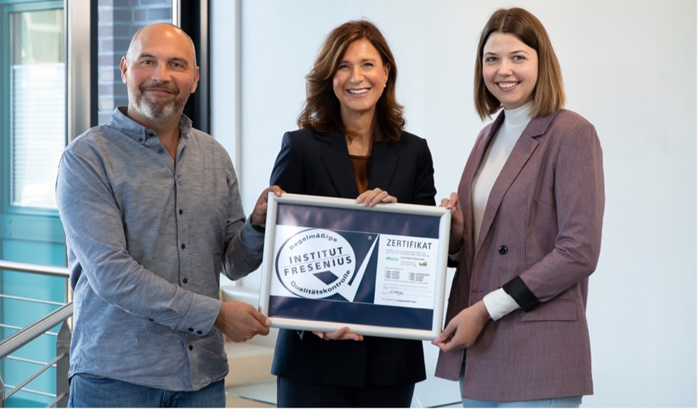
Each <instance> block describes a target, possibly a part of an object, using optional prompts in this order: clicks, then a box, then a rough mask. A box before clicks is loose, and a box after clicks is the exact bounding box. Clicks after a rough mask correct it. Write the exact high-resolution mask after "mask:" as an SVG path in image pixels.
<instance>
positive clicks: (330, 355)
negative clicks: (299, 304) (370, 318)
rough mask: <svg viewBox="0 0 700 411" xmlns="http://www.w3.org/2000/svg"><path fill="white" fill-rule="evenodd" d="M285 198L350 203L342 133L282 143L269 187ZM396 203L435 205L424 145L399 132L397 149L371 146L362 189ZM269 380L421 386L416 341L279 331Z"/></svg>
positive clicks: (353, 192) (304, 135)
mask: <svg viewBox="0 0 700 411" xmlns="http://www.w3.org/2000/svg"><path fill="white" fill-rule="evenodd" d="M275 184H276V185H278V186H280V187H281V188H282V189H283V190H285V191H286V192H288V193H294V194H309V195H319V196H327V197H341V198H356V197H357V196H358V195H360V193H359V192H358V190H357V185H356V183H355V175H354V173H353V170H352V165H351V163H350V155H349V154H348V148H347V143H346V141H345V136H344V134H343V133H342V132H334V133H331V134H328V135H321V134H319V133H318V132H316V131H315V130H313V129H310V128H305V129H301V130H296V131H291V132H287V133H285V134H284V137H282V149H281V150H280V153H279V155H278V156H277V160H276V161H275V167H274V169H273V170H272V176H271V177H270V185H275ZM376 187H379V188H381V189H383V190H386V191H387V192H388V193H389V194H390V195H393V196H395V197H396V198H397V199H398V201H399V202H400V203H411V204H423V205H435V194H436V190H435V184H434V181H433V159H432V156H431V155H430V150H429V149H428V144H427V143H426V141H425V140H424V139H422V138H420V137H417V136H415V135H413V134H410V133H406V132H403V133H402V135H401V140H400V141H399V142H398V143H395V144H391V145H387V144H377V143H373V144H372V158H371V160H370V173H369V186H368V189H370V190H372V189H374V188H376ZM272 373H273V374H275V375H278V376H282V377H286V378H290V379H295V380H300V381H304V382H309V383H316V384H327V385H335V386H344V387H364V386H365V385H404V384H411V383H416V382H418V381H422V380H424V379H425V363H424V361H423V344H422V342H421V341H414V340H400V339H393V338H378V337H365V339H364V341H361V342H357V341H324V340H322V339H320V338H318V337H316V336H315V335H312V334H311V333H303V336H302V337H300V335H299V333H297V332H296V331H291V330H280V332H279V336H278V338H277V347H276V348H275V356H274V360H273V363H272Z"/></svg>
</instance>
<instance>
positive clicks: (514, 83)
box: [496, 81, 519, 89]
mask: <svg viewBox="0 0 700 411" xmlns="http://www.w3.org/2000/svg"><path fill="white" fill-rule="evenodd" d="M518 84H519V82H517V81H509V82H503V81H502V82H500V83H496V85H497V86H498V87H499V88H501V89H510V88H513V87H515V86H517V85H518Z"/></svg>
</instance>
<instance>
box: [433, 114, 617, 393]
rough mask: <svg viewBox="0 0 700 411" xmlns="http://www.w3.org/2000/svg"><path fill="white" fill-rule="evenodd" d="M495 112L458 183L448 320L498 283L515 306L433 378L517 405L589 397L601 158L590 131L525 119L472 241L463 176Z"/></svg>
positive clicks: (555, 119)
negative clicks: (591, 283) (457, 239)
mask: <svg viewBox="0 0 700 411" xmlns="http://www.w3.org/2000/svg"><path fill="white" fill-rule="evenodd" d="M503 119H504V114H503V113H502V112H501V114H500V115H499V116H498V117H497V119H496V121H494V122H493V123H492V124H490V125H488V126H486V127H485V128H484V129H483V130H482V131H481V133H480V134H479V136H478V137H477V140H476V143H475V145H474V148H473V150H472V152H471V154H470V155H469V159H468V160H467V164H466V166H465V168H464V173H463V174H462V180H461V182H460V184H459V200H460V203H461V205H462V212H463V214H464V245H463V248H462V252H461V257H460V261H459V264H458V266H457V271H456V274H455V277H454V280H453V282H452V290H451V292H450V297H449V303H448V308H447V318H446V321H448V322H449V321H450V320H451V319H452V318H453V317H454V316H455V315H457V314H458V313H459V312H460V311H461V310H463V309H464V308H466V307H468V306H470V305H472V304H474V303H476V302H478V301H479V300H481V299H483V297H484V296H485V295H486V294H488V293H489V292H491V291H493V290H496V289H498V288H500V287H503V288H504V289H505V290H506V292H507V293H508V294H510V295H511V296H512V297H513V298H514V299H515V300H516V302H518V304H519V305H520V307H521V308H522V309H521V310H516V311H514V312H512V313H511V314H509V315H507V316H505V317H504V318H502V319H501V320H499V321H489V323H488V324H487V325H486V327H485V328H484V330H483V331H482V332H481V334H480V335H479V337H478V338H477V340H476V342H475V343H474V345H473V346H472V347H470V348H468V349H466V350H457V351H454V352H451V353H448V354H445V353H442V352H441V353H440V356H439V358H438V364H437V370H436V373H435V374H436V376H438V377H442V378H447V379H451V380H457V379H458V378H459V373H460V369H461V366H462V363H463V361H464V362H465V365H466V366H465V383H464V390H463V392H462V396H463V397H467V398H472V399H478V400H488V401H519V400H522V401H525V400H535V399H545V398H560V397H568V396H578V395H590V394H593V381H592V377H591V349H590V341H589V336H588V326H587V323H586V298H587V294H588V276H589V275H591V274H592V273H593V271H595V268H596V265H597V263H598V256H599V253H600V241H601V231H602V225H603V208H604V203H605V194H604V184H603V155H602V151H601V148H600V142H599V141H598V136H597V134H596V131H595V128H594V127H593V126H592V125H591V124H590V123H589V122H588V121H586V120H585V119H584V118H583V117H581V116H579V115H578V114H576V113H573V112H571V111H568V110H560V111H558V112H556V113H554V114H552V115H550V116H548V117H544V118H537V119H532V120H531V121H530V123H529V124H528V125H527V127H526V128H525V130H524V131H523V134H522V135H521V136H520V138H519V139H518V141H517V143H516V144H515V147H514V148H513V151H512V152H511V154H510V157H508V160H507V161H506V163H505V165H504V166H503V169H502V171H501V173H500V174H499V176H498V178H497V180H496V182H495V184H494V186H493V189H492V190H491V193H490V195H489V198H488V201H487V206H486V210H485V214H484V220H483V225H482V227H481V231H480V233H479V238H478V240H477V243H476V244H474V241H473V238H472V237H473V234H472V233H473V229H474V228H473V219H472V201H471V196H472V193H471V189H472V180H473V178H474V175H475V174H476V171H477V169H478V168H479V165H480V164H481V161H482V159H483V157H484V152H485V151H486V148H487V147H488V145H489V142H490V141H491V139H492V137H493V136H494V134H495V133H496V131H497V130H498V128H499V127H500V125H501V124H502V123H503Z"/></svg>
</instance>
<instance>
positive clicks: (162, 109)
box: [134, 96, 183, 120]
mask: <svg viewBox="0 0 700 411" xmlns="http://www.w3.org/2000/svg"><path fill="white" fill-rule="evenodd" d="M134 106H135V107H136V110H137V111H138V112H139V113H141V115H142V116H144V117H146V118H148V119H150V120H169V119H171V118H173V117H175V116H176V115H179V114H180V113H181V112H182V106H183V105H181V104H178V102H177V101H176V100H171V101H168V102H167V103H165V104H158V103H154V102H153V101H149V100H148V99H146V98H144V97H143V96H140V97H139V98H136V99H135V104H134Z"/></svg>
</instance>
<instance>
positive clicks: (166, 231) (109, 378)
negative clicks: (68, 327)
mask: <svg viewBox="0 0 700 411" xmlns="http://www.w3.org/2000/svg"><path fill="white" fill-rule="evenodd" d="M120 69H121V73H122V80H123V81H124V83H125V84H126V85H127V88H128V93H129V104H128V107H118V108H116V109H115V110H114V112H113V114H112V117H111V119H110V121H109V123H108V124H106V125H101V126H97V127H93V128H91V129H90V130H88V131H86V132H85V133H83V134H82V135H81V136H79V137H78V138H76V139H75V140H74V141H73V142H71V144H69V145H68V147H67V148H66V150H65V152H64V153H63V156H62V158H61V163H60V167H59V173H58V179H57V182H56V195H57V202H58V209H59V213H60V216H61V220H62V221H63V225H64V228H65V231H66V240H67V241H66V244H67V247H68V266H69V269H70V282H71V287H72V288H73V291H74V328H73V340H72V344H71V353H70V355H71V365H70V371H69V377H70V379H71V380H70V400H69V406H71V407H162V406H165V407H168V406H174V407H191V408H195V407H224V406H225V396H224V380H223V379H224V377H225V376H226V374H227V373H228V363H227V360H226V354H225V352H224V347H223V343H224V341H223V337H222V333H223V334H226V335H227V336H228V337H229V338H230V339H232V340H234V341H238V342H240V341H245V340H247V339H250V338H252V337H253V336H254V335H256V334H263V335H266V334H267V333H268V332H269V329H268V325H269V320H268V319H267V318H266V317H265V316H264V315H262V314H261V313H260V312H259V311H257V310H256V309H255V308H254V307H252V306H250V305H248V304H244V303H240V302H224V303H222V302H221V301H219V299H218V295H219V274H220V272H221V271H222V270H223V272H224V273H225V274H226V275H227V276H228V277H229V278H231V279H237V278H240V277H242V276H244V275H246V274H248V273H249V272H251V271H253V270H254V269H256V268H257V267H258V266H259V265H260V262H261V259H262V245H263V239H264V234H263V232H264V224H265V217H266V212H267V194H268V192H270V191H272V192H274V193H275V194H276V195H281V193H282V190H280V189H279V187H276V186H273V187H270V188H267V189H265V190H264V191H263V193H262V194H261V196H260V197H259V198H258V200H257V202H256V204H255V208H254V211H253V212H252V214H251V216H250V217H249V218H248V219H246V216H245V214H244V213H243V208H242V206H241V201H240V194H239V189H238V182H237V180H236V174H235V173H234V170H233V165H232V163H231V159H230V158H229V156H228V154H227V152H226V150H225V149H224V148H223V147H222V146H221V145H220V144H219V143H217V142H216V141H215V140H214V139H213V138H212V137H211V136H209V135H207V134H205V133H203V132H201V131H199V130H196V129H194V128H192V122H191V121H190V119H188V118H187V117H186V116H185V115H183V108H184V105H185V103H186V102H187V99H188V98H189V96H190V94H191V93H193V92H194V91H195V89H196V88H197V81H198V79H199V67H197V63H196V60H195V50H194V45H193V43H192V40H191V39H190V38H189V36H187V34H185V32H183V31H182V30H181V29H179V28H177V27H176V26H173V25H170V24H155V25H151V26H147V27H145V28H143V29H141V30H140V31H139V32H137V33H136V34H135V35H134V37H133V39H132V41H131V45H130V46H129V50H128V52H127V54H126V56H125V57H124V58H122V60H121V64H120Z"/></svg>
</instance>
